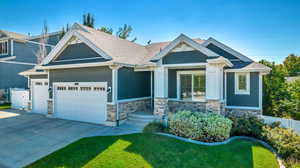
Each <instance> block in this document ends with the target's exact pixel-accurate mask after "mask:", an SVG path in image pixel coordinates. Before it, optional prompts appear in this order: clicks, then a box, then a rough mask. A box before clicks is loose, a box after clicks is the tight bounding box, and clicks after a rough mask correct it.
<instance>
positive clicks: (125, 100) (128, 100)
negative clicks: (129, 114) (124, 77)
mask: <svg viewBox="0 0 300 168" xmlns="http://www.w3.org/2000/svg"><path fill="white" fill-rule="evenodd" d="M146 99H151V96H150V97H139V98H130V99H121V100H118V103H126V102H131V101H138V100H146Z"/></svg>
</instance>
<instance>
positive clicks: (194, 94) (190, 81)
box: [177, 71, 205, 101]
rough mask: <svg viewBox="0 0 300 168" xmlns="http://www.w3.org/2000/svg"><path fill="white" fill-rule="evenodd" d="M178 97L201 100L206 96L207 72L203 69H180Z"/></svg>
mask: <svg viewBox="0 0 300 168" xmlns="http://www.w3.org/2000/svg"><path fill="white" fill-rule="evenodd" d="M177 78H178V80H179V81H178V84H179V86H177V88H178V90H177V91H178V93H177V97H178V98H179V99H181V100H191V101H200V100H203V99H204V97H205V73H204V72H201V71H180V72H178V75H177Z"/></svg>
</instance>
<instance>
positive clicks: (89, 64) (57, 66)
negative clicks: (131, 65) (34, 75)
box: [41, 62, 114, 69]
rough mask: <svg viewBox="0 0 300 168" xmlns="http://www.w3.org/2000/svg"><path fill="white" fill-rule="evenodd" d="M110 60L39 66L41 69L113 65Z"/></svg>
mask: <svg viewBox="0 0 300 168" xmlns="http://www.w3.org/2000/svg"><path fill="white" fill-rule="evenodd" d="M113 64H114V63H112V62H108V63H107V62H93V63H83V64H67V65H50V66H41V69H67V68H82V67H96V66H108V65H113Z"/></svg>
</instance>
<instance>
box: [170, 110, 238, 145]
mask: <svg viewBox="0 0 300 168" xmlns="http://www.w3.org/2000/svg"><path fill="white" fill-rule="evenodd" d="M169 124H170V132H171V133H173V134H175V135H177V136H182V137H186V138H191V139H194V140H200V141H204V142H217V141H224V140H225V139H227V138H229V136H230V129H231V124H232V122H231V121H230V120H229V119H227V118H225V117H223V116H221V115H218V114H213V113H200V112H190V111H180V112H177V113H176V114H174V115H173V116H172V117H170V123H169Z"/></svg>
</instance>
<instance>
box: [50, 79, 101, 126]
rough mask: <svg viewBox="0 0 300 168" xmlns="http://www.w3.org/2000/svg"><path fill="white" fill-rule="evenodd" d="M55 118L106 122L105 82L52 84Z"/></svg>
mask: <svg viewBox="0 0 300 168" xmlns="http://www.w3.org/2000/svg"><path fill="white" fill-rule="evenodd" d="M53 87H54V94H53V97H54V115H55V116H56V117H57V118H63V119H69V120H76V121H83V122H90V123H97V124H99V123H102V122H104V121H106V103H107V91H106V89H107V83H106V82H80V83H74V82H67V83H61V82H60V83H53Z"/></svg>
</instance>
